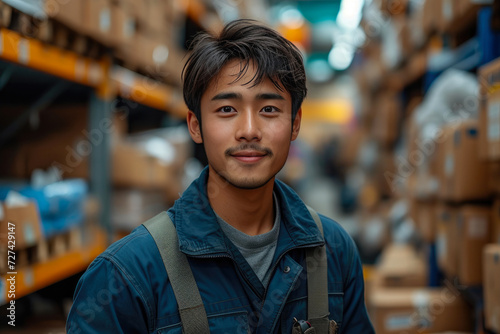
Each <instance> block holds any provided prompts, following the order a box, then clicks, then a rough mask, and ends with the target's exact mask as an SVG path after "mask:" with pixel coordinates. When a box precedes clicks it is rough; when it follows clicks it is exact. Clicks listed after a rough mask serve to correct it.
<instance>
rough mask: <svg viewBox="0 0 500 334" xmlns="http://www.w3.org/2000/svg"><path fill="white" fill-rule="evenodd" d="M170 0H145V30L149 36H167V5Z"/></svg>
mask: <svg viewBox="0 0 500 334" xmlns="http://www.w3.org/2000/svg"><path fill="white" fill-rule="evenodd" d="M171 2H172V1H171V0H169V1H165V0H146V1H145V3H144V6H145V11H146V17H147V21H146V26H145V32H146V33H147V34H148V35H150V36H168V24H167V7H169V6H168V3H171Z"/></svg>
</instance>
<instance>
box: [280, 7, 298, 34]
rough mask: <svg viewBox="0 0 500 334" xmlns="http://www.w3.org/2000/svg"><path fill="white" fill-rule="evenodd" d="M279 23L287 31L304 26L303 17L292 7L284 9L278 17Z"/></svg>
mask: <svg viewBox="0 0 500 334" xmlns="http://www.w3.org/2000/svg"><path fill="white" fill-rule="evenodd" d="M280 21H281V23H282V24H283V25H284V26H285V27H287V28H288V29H299V28H300V27H302V26H303V25H304V16H303V15H302V13H301V12H300V11H299V10H298V9H297V8H294V7H288V6H287V7H286V8H284V9H283V11H282V12H281V15H280Z"/></svg>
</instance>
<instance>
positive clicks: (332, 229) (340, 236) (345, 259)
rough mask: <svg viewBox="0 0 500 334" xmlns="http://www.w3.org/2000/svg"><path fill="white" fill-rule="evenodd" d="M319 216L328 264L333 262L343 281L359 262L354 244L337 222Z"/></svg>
mask: <svg viewBox="0 0 500 334" xmlns="http://www.w3.org/2000/svg"><path fill="white" fill-rule="evenodd" d="M319 216H320V218H321V223H322V225H323V236H324V238H325V243H326V250H327V255H328V258H329V262H333V263H334V264H335V266H336V267H337V268H338V269H340V270H341V272H342V276H343V280H344V281H345V280H346V279H347V277H348V276H349V275H350V273H351V271H352V270H353V267H354V266H355V265H356V264H357V263H358V262H359V255H358V250H357V247H356V244H355V243H354V240H353V239H352V238H351V236H350V235H349V234H348V233H347V231H346V230H345V229H344V228H343V227H342V226H341V225H340V224H339V223H338V222H337V221H335V220H333V219H331V218H328V217H326V216H324V215H321V214H320V215H319Z"/></svg>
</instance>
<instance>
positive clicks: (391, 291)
mask: <svg viewBox="0 0 500 334" xmlns="http://www.w3.org/2000/svg"><path fill="white" fill-rule="evenodd" d="M237 18H253V19H257V20H259V21H263V22H264V23H266V24H268V25H270V26H272V27H274V28H275V29H277V30H278V31H280V33H282V34H283V35H284V36H285V37H286V38H288V39H289V40H291V41H292V42H294V43H295V44H296V45H297V46H298V47H299V49H300V50H301V51H302V53H303V56H304V61H305V65H306V72H307V76H308V89H309V95H308V98H307V99H306V101H305V102H304V105H303V124H302V128H301V134H300V136H299V139H298V140H297V141H295V142H293V145H292V147H291V151H290V155H289V159H288V161H287V163H286V165H285V167H284V169H283V170H282V171H281V172H280V174H279V177H280V178H281V179H282V180H284V181H285V182H287V183H288V184H290V185H291V186H292V187H293V188H294V189H295V190H296V191H297V192H298V193H299V194H300V196H301V197H303V198H304V200H305V201H306V202H307V203H308V204H310V205H311V206H312V207H313V208H315V209H317V210H318V211H320V212H322V213H324V214H326V215H328V216H331V217H332V218H334V219H335V220H337V221H338V222H339V223H341V224H342V225H343V226H344V227H345V228H346V230H347V231H348V232H349V233H350V234H351V236H352V237H353V239H354V240H355V242H356V244H357V246H358V249H359V252H360V254H361V257H362V261H363V264H364V275H365V282H366V293H365V295H366V302H367V306H368V310H369V313H370V316H371V318H372V321H373V323H374V325H375V327H376V332H377V333H382V334H385V333H387V334H393V333H444V332H453V331H455V332H462V333H495V332H500V285H499V283H498V282H499V280H498V277H500V95H499V93H498V91H499V87H500V60H499V58H498V57H500V1H498V0H481V1H477V0H286V1H285V0H253V1H243V0H145V1H133V0H64V1H58V0H3V1H0V201H1V210H0V246H1V248H0V275H3V276H1V277H2V279H1V280H0V304H4V303H6V302H8V298H7V291H8V289H7V284H6V281H5V278H6V276H5V275H4V274H5V273H6V272H7V271H8V267H7V266H8V263H7V261H6V260H7V254H6V253H7V250H8V248H7V233H6V231H7V226H6V225H7V223H8V221H14V222H16V268H15V269H16V271H17V273H18V274H17V279H18V286H17V293H16V298H17V299H16V303H17V305H18V307H17V310H18V318H17V320H18V322H17V323H18V326H17V327H18V328H17V332H26V333H58V332H64V319H65V316H66V314H67V311H68V309H69V307H70V305H71V298H72V293H73V291H74V288H75V285H76V282H77V280H78V278H79V276H80V275H81V273H82V272H83V271H84V270H85V268H86V267H87V266H88V265H89V264H90V263H91V261H92V260H93V259H94V258H95V257H96V256H97V255H98V254H99V253H100V252H102V251H103V250H104V249H105V248H106V247H107V246H108V245H109V244H110V243H111V242H113V241H114V240H117V239H118V238H120V237H123V236H125V235H127V234H128V233H130V231H131V230H132V229H134V228H135V227H136V226H137V225H138V224H140V223H141V222H143V221H145V220H147V219H148V218H150V217H152V216H154V215H155V214H156V213H158V212H160V211H162V210H165V209H167V208H168V207H170V206H171V205H172V203H173V202H174V201H175V199H176V198H178V196H179V194H180V193H182V191H183V190H184V189H185V188H186V187H187V185H188V184H189V183H190V182H191V181H192V180H193V179H194V178H196V177H197V175H198V173H199V172H200V170H201V169H202V168H203V166H204V165H205V164H206V158H205V156H204V152H203V149H202V147H200V146H199V145H194V144H193V143H192V142H191V140H190V137H189V134H188V133H187V130H186V127H185V115H186V112H187V109H186V106H185V105H184V101H183V99H182V89H181V77H180V74H181V70H182V67H183V64H184V61H185V59H186V58H185V57H186V55H188V54H189V45H190V41H191V40H192V38H193V37H194V35H195V34H196V33H197V32H200V31H213V32H216V31H218V30H220V29H221V27H222V26H223V24H224V23H225V22H228V21H231V20H234V19H237ZM1 312H4V308H3V306H2V311H1ZM1 312H0V314H3V313H1ZM4 318H5V317H4ZM5 325H6V324H5V323H1V324H0V328H1V330H2V332H4V330H5V332H6V333H7V331H8V330H11V328H8V327H7V326H5Z"/></svg>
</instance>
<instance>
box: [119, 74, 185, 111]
mask: <svg viewBox="0 0 500 334" xmlns="http://www.w3.org/2000/svg"><path fill="white" fill-rule="evenodd" d="M111 81H112V84H113V85H115V86H116V88H117V90H118V94H119V95H120V96H121V97H123V98H126V99H129V100H131V101H134V102H137V103H140V104H143V105H146V106H149V107H152V108H155V109H159V110H164V111H168V112H170V113H171V114H173V115H175V116H177V117H180V118H185V117H186V114H187V107H186V105H185V104H184V100H183V97H182V93H181V90H180V89H179V88H175V87H173V86H169V85H166V84H163V83H160V82H158V81H155V80H153V79H151V78H148V77H145V76H142V75H139V74H137V73H135V72H133V71H130V70H128V69H126V68H123V67H120V66H114V67H113V68H112V69H111Z"/></svg>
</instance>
